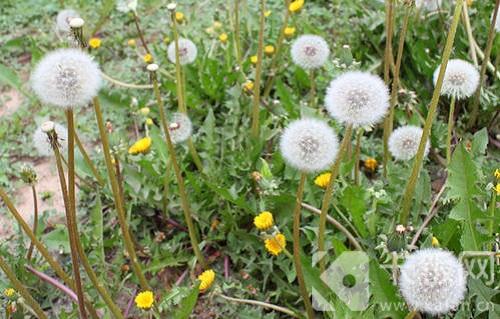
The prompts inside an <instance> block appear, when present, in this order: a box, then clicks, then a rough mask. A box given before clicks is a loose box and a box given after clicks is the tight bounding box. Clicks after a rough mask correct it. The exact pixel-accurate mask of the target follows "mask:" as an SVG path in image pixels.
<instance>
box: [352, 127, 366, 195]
mask: <svg viewBox="0 0 500 319" xmlns="http://www.w3.org/2000/svg"><path fill="white" fill-rule="evenodd" d="M363 133H364V130H363V128H358V132H357V134H356V150H355V152H354V184H355V185H359V156H360V154H361V137H363Z"/></svg>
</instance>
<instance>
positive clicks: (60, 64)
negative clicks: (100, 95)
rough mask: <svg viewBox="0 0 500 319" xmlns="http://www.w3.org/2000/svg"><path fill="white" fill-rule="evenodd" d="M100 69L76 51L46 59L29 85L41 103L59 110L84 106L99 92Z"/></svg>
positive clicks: (44, 58) (55, 52) (52, 53)
mask: <svg viewBox="0 0 500 319" xmlns="http://www.w3.org/2000/svg"><path fill="white" fill-rule="evenodd" d="M100 72H101V71H100V70H99V66H98V65H97V63H95V62H94V61H93V60H92V58H91V57H90V56H89V55H88V54H86V53H84V52H82V51H80V50H77V49H59V50H56V51H52V52H50V53H48V54H47V55H45V56H44V57H43V58H42V60H41V61H40V62H39V63H38V65H37V66H36V67H35V70H34V71H33V73H32V74H31V84H32V87H33V90H34V91H35V93H36V95H37V96H38V97H39V98H40V100H41V101H42V102H43V103H47V104H51V105H55V106H58V107H61V108H65V109H68V108H73V107H78V106H84V105H87V104H88V103H89V102H90V100H91V99H92V98H93V97H95V96H96V95H97V92H98V91H99V89H100V88H101V84H102V81H101V74H100Z"/></svg>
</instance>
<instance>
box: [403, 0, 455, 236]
mask: <svg viewBox="0 0 500 319" xmlns="http://www.w3.org/2000/svg"><path fill="white" fill-rule="evenodd" d="M462 5H463V0H457V3H456V5H455V13H454V15H453V22H452V24H451V27H450V30H449V31H448V37H447V39H446V45H445V48H444V52H443V58H442V61H441V67H440V69H439V75H438V79H437V81H436V85H435V88H434V92H433V94H432V100H431V103H430V106H429V110H428V113H427V118H426V120H425V124H424V128H423V132H422V138H421V139H420V144H419V146H418V151H417V155H416V156H415V161H414V163H413V169H412V172H411V175H410V178H409V179H408V183H407V184H406V188H405V192H404V194H403V199H402V203H401V213H400V218H399V221H400V223H401V224H402V225H403V226H406V224H407V223H408V218H409V216H410V207H411V203H412V198H413V193H414V192H415V187H416V184H417V179H418V176H419V174H420V170H421V169H422V162H423V159H424V153H425V145H426V143H427V140H428V138H429V136H430V133H431V129H432V122H433V121H434V117H435V115H436V111H437V106H438V102H439V97H440V93H441V87H442V86H443V80H444V74H445V72H446V67H447V65H448V60H449V59H450V55H451V50H452V48H453V43H454V41H455V33H456V31H457V26H458V22H459V20H460V12H461V11H462Z"/></svg>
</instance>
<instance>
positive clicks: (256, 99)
mask: <svg viewBox="0 0 500 319" xmlns="http://www.w3.org/2000/svg"><path fill="white" fill-rule="evenodd" d="M265 11H266V0H260V23H259V40H258V48H257V65H256V66H255V81H254V82H255V83H254V89H253V101H252V137H253V138H254V139H258V138H259V132H260V124H259V114H260V82H261V75H262V58H263V54H262V53H263V50H264V25H265V19H266V17H265Z"/></svg>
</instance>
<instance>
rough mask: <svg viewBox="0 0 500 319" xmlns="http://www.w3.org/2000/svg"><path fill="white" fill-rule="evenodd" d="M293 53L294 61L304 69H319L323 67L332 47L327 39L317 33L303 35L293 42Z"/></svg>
mask: <svg viewBox="0 0 500 319" xmlns="http://www.w3.org/2000/svg"><path fill="white" fill-rule="evenodd" d="M290 52H291V55H292V60H293V63H295V64H297V65H298V66H300V67H301V68H303V69H306V70H310V69H317V68H320V67H322V66H323V65H324V64H325V62H326V60H327V59H328V56H329V55H330V48H328V44H327V43H326V41H325V39H323V38H322V37H320V36H317V35H302V36H300V37H298V38H297V39H296V40H295V41H294V42H293V44H292V48H291V51H290Z"/></svg>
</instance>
